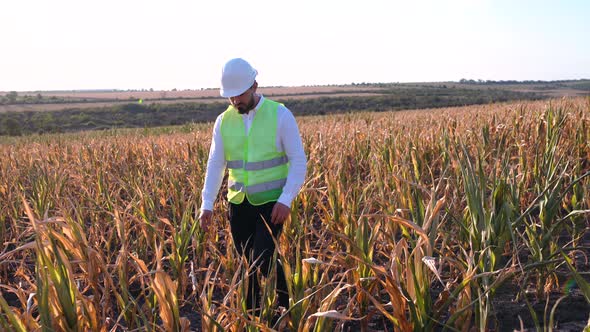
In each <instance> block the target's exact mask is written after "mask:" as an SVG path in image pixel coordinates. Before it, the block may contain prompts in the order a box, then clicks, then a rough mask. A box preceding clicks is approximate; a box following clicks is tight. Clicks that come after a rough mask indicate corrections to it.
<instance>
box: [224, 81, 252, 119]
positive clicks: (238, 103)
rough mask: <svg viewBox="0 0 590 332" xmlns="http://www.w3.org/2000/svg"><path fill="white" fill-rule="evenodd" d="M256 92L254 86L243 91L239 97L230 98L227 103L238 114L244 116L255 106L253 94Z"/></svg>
mask: <svg viewBox="0 0 590 332" xmlns="http://www.w3.org/2000/svg"><path fill="white" fill-rule="evenodd" d="M255 92H256V88H255V85H252V86H251V87H250V88H249V89H248V90H246V91H244V93H242V94H241V95H239V96H235V97H230V98H229V102H230V103H231V104H232V106H233V107H235V108H237V109H238V113H240V114H245V113H248V112H249V111H250V110H251V109H253V108H254V106H256V105H255V104H254V93H255Z"/></svg>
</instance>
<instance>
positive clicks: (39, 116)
mask: <svg viewBox="0 0 590 332" xmlns="http://www.w3.org/2000/svg"><path fill="white" fill-rule="evenodd" d="M539 98H542V95H541V94H536V93H521V92H515V91H508V90H500V89H461V88H446V87H445V86H422V87H413V88H407V87H406V88H403V89H399V88H398V89H395V88H391V89H390V90H386V91H385V92H384V93H383V94H382V95H378V96H339V97H328V96H326V97H318V98H299V99H296V98H288V99H287V98H285V99H277V101H279V102H283V103H285V104H286V105H287V106H288V107H289V108H290V109H291V110H292V111H293V113H294V114H295V115H296V116H302V115H320V114H331V113H343V112H355V111H376V112H381V111H391V110H400V109H420V108H435V107H449V106H462V105H472V104H487V103H492V102H504V101H509V100H524V99H527V100H531V99H539ZM226 108H227V103H226V102H212V103H190V102H185V103H174V104H168V103H167V104H163V103H155V102H151V103H146V102H144V103H141V104H140V103H137V102H136V103H128V104H122V105H121V104H119V105H112V106H109V107H95V108H83V109H76V108H73V109H64V110H60V111H26V112H5V113H0V135H12V136H15V135H24V134H31V133H58V132H72V131H82V130H101V129H111V128H122V127H128V128H137V127H139V128H141V127H157V126H172V125H182V124H186V123H193V122H208V121H214V120H215V118H216V117H217V116H218V115H219V114H220V113H221V112H223V111H224V110H225V109H226Z"/></svg>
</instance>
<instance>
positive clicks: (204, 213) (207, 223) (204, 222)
mask: <svg viewBox="0 0 590 332" xmlns="http://www.w3.org/2000/svg"><path fill="white" fill-rule="evenodd" d="M211 219H213V212H212V211H210V210H201V214H200V215H199V222H200V223H201V229H202V230H203V231H204V232H205V233H207V232H208V231H209V228H210V227H211Z"/></svg>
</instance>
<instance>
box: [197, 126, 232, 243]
mask: <svg viewBox="0 0 590 332" xmlns="http://www.w3.org/2000/svg"><path fill="white" fill-rule="evenodd" d="M221 118H222V116H221V115H220V116H218V117H217V119H216V120H215V125H214V126H213V137H212V139H211V148H210V149H209V159H208V160H207V172H206V174H205V183H204V185H203V191H202V192H201V197H202V203H201V213H200V214H199V221H200V222H201V227H202V228H203V229H204V230H205V231H207V229H208V228H209V225H210V223H211V219H212V216H213V213H212V211H213V205H214V203H215V199H216V198H217V194H218V193H219V188H221V182H222V181H223V172H224V171H225V164H226V161H225V155H224V153H223V139H222V138H221Z"/></svg>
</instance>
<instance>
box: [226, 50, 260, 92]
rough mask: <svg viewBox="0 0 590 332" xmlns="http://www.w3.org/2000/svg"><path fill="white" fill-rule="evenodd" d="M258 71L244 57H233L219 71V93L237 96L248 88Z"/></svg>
mask: <svg viewBox="0 0 590 332" xmlns="http://www.w3.org/2000/svg"><path fill="white" fill-rule="evenodd" d="M257 74H258V72H257V71H256V69H254V68H252V66H251V65H250V64H249V63H248V62H247V61H246V60H244V59H240V58H235V59H231V60H229V61H228V62H227V63H226V64H225V66H223V69H222V71H221V90H219V94H220V95H221V96H222V97H226V98H230V97H235V96H239V95H241V94H242V93H244V92H245V91H246V90H248V89H249V88H250V87H251V86H252V84H254V80H255V79H256V75H257Z"/></svg>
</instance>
